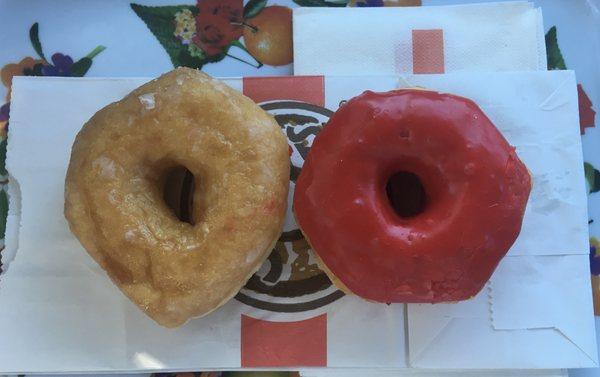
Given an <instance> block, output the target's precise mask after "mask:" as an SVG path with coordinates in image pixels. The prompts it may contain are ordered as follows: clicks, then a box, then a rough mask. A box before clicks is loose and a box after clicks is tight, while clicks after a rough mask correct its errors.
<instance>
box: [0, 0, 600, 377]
mask: <svg viewBox="0 0 600 377" xmlns="http://www.w3.org/2000/svg"><path fill="white" fill-rule="evenodd" d="M466 2H474V1H464V0H463V1H461V0H449V1H445V0H423V4H421V0H294V1H285V0H283V1H282V0H250V1H242V0H222V1H221V0H198V1H197V3H194V2H193V0H183V1H172V0H133V1H132V2H128V1H118V0H112V1H104V0H87V1H85V2H83V1H77V0H62V1H61V0H47V1H31V0H22V1H7V0H4V1H3V0H0V67H1V70H0V76H1V81H2V85H1V86H0V139H1V140H2V141H1V142H0V177H1V180H0V184H1V185H2V189H1V190H0V238H3V237H4V232H5V226H6V214H7V210H8V199H7V195H6V190H5V185H6V182H7V172H6V170H5V168H4V159H5V157H6V134H7V132H8V130H9V123H10V122H9V116H10V87H11V82H12V78H13V77H14V76H16V75H28V76H71V77H83V76H86V77H92V76H96V77H106V76H143V77H152V76H157V75H159V74H161V73H163V72H165V71H168V70H170V69H172V68H173V67H177V66H189V67H194V68H199V69H202V70H204V71H206V72H207V73H209V74H211V75H215V76H246V75H253V76H257V75H289V74H291V73H292V65H293V61H292V60H293V47H292V25H291V22H292V18H291V15H292V13H291V8H293V7H296V6H331V7H338V6H403V5H411V6H421V5H423V6H428V5H441V4H454V3H466ZM536 3H537V5H538V6H542V9H543V13H544V23H545V26H546V33H547V34H546V47H547V53H548V67H549V69H566V68H567V67H568V68H569V69H574V70H575V71H576V73H577V77H578V81H579V86H578V93H579V104H580V127H581V136H582V141H583V147H584V159H585V161H586V162H585V166H584V168H585V177H586V181H587V188H588V193H589V224H590V261H591V277H592V284H593V292H594V301H595V305H594V306H595V312H596V315H600V194H598V191H600V170H599V169H600V149H599V148H598V145H599V144H600V131H599V130H598V128H596V127H595V114H596V111H595V110H596V109H597V107H596V106H594V103H600V69H598V66H599V63H600V26H599V25H600V11H599V9H600V1H599V0H576V1H569V0H562V1H561V0H554V1H541V0H539V1H536ZM340 32H343V31H340ZM348 38H352V36H351V35H349V36H348ZM67 106H68V105H67ZM32 110H34V109H32ZM0 242H1V241H0ZM597 253H598V255H597ZM302 255H303V254H302V253H301V252H299V253H298V256H297V258H298V260H297V262H298V263H302V258H303V256H302ZM307 267H310V268H311V269H314V268H316V266H307ZM1 269H2V261H1V253H0V270H1ZM311 271H312V270H311ZM318 272H320V271H318ZM315 274H316V272H315ZM0 283H1V277H0ZM597 318H598V317H597ZM287 374H288V373H283V374H282V375H287ZM209 375H210V376H211V377H213V376H214V375H215V374H213V373H211V374H207V375H203V376H202V377H208V376H209ZM195 376H196V377H199V375H198V374H195ZM189 377H192V374H191V373H190V374H189Z"/></svg>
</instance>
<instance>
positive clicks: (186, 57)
mask: <svg viewBox="0 0 600 377" xmlns="http://www.w3.org/2000/svg"><path fill="white" fill-rule="evenodd" d="M130 5H131V9H133V11H134V12H135V13H136V14H137V15H138V17H140V18H141V19H142V21H144V23H145V24H146V26H147V27H148V29H150V31H151V32H152V34H154V36H155V37H156V39H158V41H159V42H160V44H161V45H162V46H163V47H164V49H165V50H166V51H167V54H169V57H170V58H171V62H172V63H173V66H175V67H182V66H183V67H191V68H202V66H203V65H204V64H206V63H211V62H217V61H220V60H222V59H223V58H224V57H225V56H227V51H226V50H225V51H223V53H221V54H218V55H214V56H206V54H204V53H203V52H202V50H200V49H198V48H195V46H193V45H191V47H190V46H188V45H186V44H184V43H182V41H181V40H179V39H178V38H177V37H176V36H175V16H176V15H177V13H179V12H182V11H185V10H187V11H188V12H191V14H192V15H193V16H196V15H197V14H198V8H196V7H195V6H192V5H175V6H164V7H148V6H144V5H139V4H130Z"/></svg>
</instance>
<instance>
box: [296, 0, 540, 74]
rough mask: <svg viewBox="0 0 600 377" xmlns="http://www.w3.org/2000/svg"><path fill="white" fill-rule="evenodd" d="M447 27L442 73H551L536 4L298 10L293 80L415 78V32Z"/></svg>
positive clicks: (507, 3) (444, 30)
mask: <svg viewBox="0 0 600 377" xmlns="http://www.w3.org/2000/svg"><path fill="white" fill-rule="evenodd" d="M413 29H415V30H427V29H442V30H443V50H444V52H443V54H444V58H445V59H444V60H445V64H444V65H445V72H456V71H492V72H493V71H516V70H523V71H525V70H546V47H545V43H544V31H543V21H542V12H541V9H539V8H534V7H533V5H532V3H529V2H525V1H513V2H504V3H486V4H468V5H452V6H437V7H414V8H412V7H411V8H339V9H338V8H296V9H294V74H296V75H320V74H322V75H347V76H351V75H365V74H367V75H393V74H398V73H412V72H413V53H412V52H413V50H412V43H413V40H412V30H413Z"/></svg>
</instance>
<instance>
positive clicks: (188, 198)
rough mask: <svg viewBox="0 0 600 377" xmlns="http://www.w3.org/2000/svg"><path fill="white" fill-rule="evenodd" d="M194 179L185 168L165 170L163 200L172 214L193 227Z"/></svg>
mask: <svg viewBox="0 0 600 377" xmlns="http://www.w3.org/2000/svg"><path fill="white" fill-rule="evenodd" d="M194 181H195V177H194V174H192V172H191V171H189V170H188V169H187V168H186V167H185V166H176V167H174V168H171V169H169V170H167V172H166V174H165V179H164V182H165V186H164V188H163V199H164V201H165V203H166V204H167V206H168V207H169V208H170V209H171V211H173V214H174V215H175V216H176V217H177V218H178V219H179V220H180V221H183V222H186V223H188V224H191V225H194V210H193V208H194V189H195V187H194V186H195V184H194Z"/></svg>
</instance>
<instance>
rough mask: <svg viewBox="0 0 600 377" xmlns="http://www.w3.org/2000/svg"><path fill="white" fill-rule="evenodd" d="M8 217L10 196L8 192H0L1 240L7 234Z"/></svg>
mask: <svg viewBox="0 0 600 377" xmlns="http://www.w3.org/2000/svg"><path fill="white" fill-rule="evenodd" d="M7 215H8V195H6V191H4V190H2V191H0V238H4V235H5V234H6V216H7Z"/></svg>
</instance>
